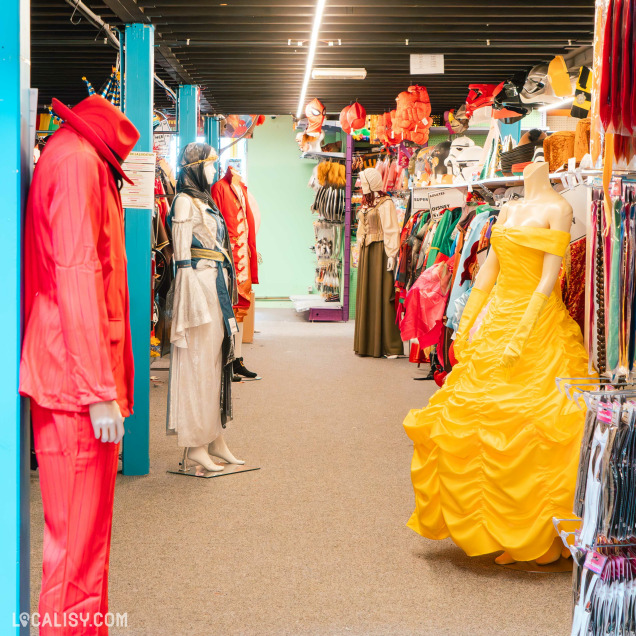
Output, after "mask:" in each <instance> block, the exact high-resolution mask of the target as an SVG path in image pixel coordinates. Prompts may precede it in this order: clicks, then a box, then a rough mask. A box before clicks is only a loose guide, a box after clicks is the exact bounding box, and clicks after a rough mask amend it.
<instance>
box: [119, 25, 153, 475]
mask: <svg viewBox="0 0 636 636" xmlns="http://www.w3.org/2000/svg"><path fill="white" fill-rule="evenodd" d="M125 42H126V56H125V58H124V64H125V66H124V82H125V95H126V103H125V111H126V115H127V116H128V118H129V119H130V120H131V121H132V122H133V124H135V126H136V127H137V129H138V130H139V132H140V133H141V137H140V138H139V141H138V142H137V145H136V146H135V150H136V151H138V152H152V140H153V138H152V108H153V85H154V81H153V73H154V64H155V59H154V43H155V29H154V27H153V26H152V25H149V24H128V25H126V31H125ZM151 221H152V210H136V209H130V208H128V209H126V257H127V259H128V289H129V291H130V329H131V333H132V342H133V356H134V358H135V406H134V411H135V412H134V414H133V415H132V416H131V417H129V418H128V419H127V420H126V423H125V426H126V434H125V435H124V443H123V450H122V472H123V474H124V475H147V474H148V472H149V470H150V454H149V450H148V436H149V428H150V317H151V302H152V297H151V289H150V261H151V253H150V252H151V244H152V232H151Z"/></svg>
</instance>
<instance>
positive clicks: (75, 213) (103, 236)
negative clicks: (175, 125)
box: [20, 95, 139, 417]
mask: <svg viewBox="0 0 636 636" xmlns="http://www.w3.org/2000/svg"><path fill="white" fill-rule="evenodd" d="M53 108H54V110H55V112H56V113H57V114H58V115H59V116H60V117H61V118H62V119H64V120H65V123H64V124H63V125H62V126H61V128H60V129H59V131H57V132H56V133H55V134H54V135H53V137H52V138H51V139H50V141H49V142H48V143H47V145H46V148H45V150H44V151H43V153H42V156H41V157H40V160H39V161H38V164H37V166H36V168H35V173H34V176H33V184H32V186H31V190H30V192H29V199H28V203H27V211H26V222H25V232H24V234H25V242H24V268H25V295H24V299H25V300H24V312H25V313H24V321H25V322H24V324H25V328H24V344H23V350H22V361H21V366H20V393H21V394H22V395H27V396H30V397H31V398H33V400H35V402H37V403H38V404H39V405H40V406H42V407H44V408H47V409H52V410H63V411H74V412H81V411H85V410H87V408H88V406H89V405H90V404H93V403H95V402H104V401H108V400H117V402H118V404H119V407H120V409H121V413H122V415H123V416H124V417H127V416H128V415H130V413H131V412H132V405H133V355H132V344H131V336H130V321H129V299H128V285H127V272H126V251H125V238H124V216H123V209H122V205H121V198H120V195H119V190H118V187H117V183H116V179H115V174H114V173H117V174H118V175H119V176H121V177H122V178H124V179H127V178H126V176H125V174H124V172H123V170H122V168H121V165H120V161H123V160H124V159H126V157H127V156H128V154H129V153H130V151H131V150H132V148H133V147H134V145H135V143H136V142H137V140H138V139H139V133H138V131H137V129H136V128H135V127H134V125H133V124H132V123H131V122H130V121H129V120H128V119H127V118H126V116H125V115H124V114H123V113H122V112H121V111H120V110H119V109H118V108H116V107H115V106H113V105H112V104H111V103H110V102H108V101H107V100H105V99H104V98H102V97H100V96H98V95H94V96H91V97H88V98H87V99H85V100H83V101H82V102H80V103H79V104H78V105H77V106H75V108H73V109H72V110H71V109H69V108H67V107H66V106H64V105H63V104H61V103H60V102H58V101H57V100H53Z"/></svg>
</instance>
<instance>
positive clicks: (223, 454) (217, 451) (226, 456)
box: [208, 435, 245, 466]
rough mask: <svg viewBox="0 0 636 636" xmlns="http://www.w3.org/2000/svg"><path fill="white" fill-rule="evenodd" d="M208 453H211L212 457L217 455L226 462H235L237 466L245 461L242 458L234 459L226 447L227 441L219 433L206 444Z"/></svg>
mask: <svg viewBox="0 0 636 636" xmlns="http://www.w3.org/2000/svg"><path fill="white" fill-rule="evenodd" d="M208 455H212V457H218V458H219V459H222V460H223V461H225V462H227V463H228V464H237V465H238V466H243V464H245V462H244V461H243V460H242V459H236V457H234V455H232V452H231V451H230V449H229V448H228V447H227V442H226V441H225V438H224V437H223V435H219V436H218V437H217V438H216V439H215V440H214V441H213V442H210V443H209V444H208Z"/></svg>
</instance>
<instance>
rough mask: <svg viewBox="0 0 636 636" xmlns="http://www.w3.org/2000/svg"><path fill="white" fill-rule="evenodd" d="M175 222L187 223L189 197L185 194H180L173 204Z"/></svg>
mask: <svg viewBox="0 0 636 636" xmlns="http://www.w3.org/2000/svg"><path fill="white" fill-rule="evenodd" d="M173 210H174V219H175V221H187V220H188V219H189V218H190V197H189V196H188V195H187V194H183V193H182V194H180V195H179V196H177V198H176V199H175V200H174V204H173Z"/></svg>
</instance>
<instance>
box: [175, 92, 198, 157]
mask: <svg viewBox="0 0 636 636" xmlns="http://www.w3.org/2000/svg"><path fill="white" fill-rule="evenodd" d="M198 102H199V87H198V86H196V85H194V84H186V85H184V86H179V94H178V103H177V112H178V126H179V148H178V151H177V158H178V157H180V156H181V151H182V150H183V149H184V148H185V147H186V146H187V145H188V144H189V143H192V142H193V141H196V140H197V125H198V120H199V103H198Z"/></svg>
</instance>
